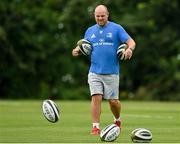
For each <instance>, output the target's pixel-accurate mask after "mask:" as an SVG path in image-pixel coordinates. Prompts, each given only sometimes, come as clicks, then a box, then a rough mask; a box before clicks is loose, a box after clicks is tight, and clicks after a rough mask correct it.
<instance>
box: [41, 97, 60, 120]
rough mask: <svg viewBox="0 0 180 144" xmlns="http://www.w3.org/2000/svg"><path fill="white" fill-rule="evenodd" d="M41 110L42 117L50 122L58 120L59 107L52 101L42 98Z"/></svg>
mask: <svg viewBox="0 0 180 144" xmlns="http://www.w3.org/2000/svg"><path fill="white" fill-rule="evenodd" d="M42 110H43V115H44V117H45V118H46V119H47V120H48V121H49V122H52V123H55V122H57V121H58V120H59V115H60V113H59V109H58V107H57V105H56V104H55V102H54V101H52V100H44V101H43V103H42Z"/></svg>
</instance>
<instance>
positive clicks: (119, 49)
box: [117, 43, 128, 60]
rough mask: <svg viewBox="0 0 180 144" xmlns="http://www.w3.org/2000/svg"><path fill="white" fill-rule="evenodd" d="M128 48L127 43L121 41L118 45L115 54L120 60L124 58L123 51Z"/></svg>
mask: <svg viewBox="0 0 180 144" xmlns="http://www.w3.org/2000/svg"><path fill="white" fill-rule="evenodd" d="M127 48H128V45H127V44H125V43H123V44H121V45H120V46H119V47H118V50H117V55H118V57H119V59H120V60H125V55H124V52H125V51H126V49H127Z"/></svg>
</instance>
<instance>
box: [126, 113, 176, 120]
mask: <svg viewBox="0 0 180 144" xmlns="http://www.w3.org/2000/svg"><path fill="white" fill-rule="evenodd" d="M124 116H125V117H133V118H147V119H152V118H153V119H173V118H174V117H173V116H152V115H137V114H125V115H124Z"/></svg>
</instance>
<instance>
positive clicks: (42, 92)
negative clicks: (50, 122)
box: [0, 0, 180, 101]
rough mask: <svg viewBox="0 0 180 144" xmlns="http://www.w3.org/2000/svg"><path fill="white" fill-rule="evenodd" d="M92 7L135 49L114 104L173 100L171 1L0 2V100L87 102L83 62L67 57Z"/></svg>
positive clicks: (179, 37) (179, 91)
mask: <svg viewBox="0 0 180 144" xmlns="http://www.w3.org/2000/svg"><path fill="white" fill-rule="evenodd" d="M97 4H106V5H107V7H108V8H109V11H110V16H111V20H112V21H115V22H117V23H119V24H121V25H122V26H123V27H124V28H125V29H126V31H127V32H128V33H129V34H130V35H131V36H132V38H133V39H134V40H135V41H136V43H137V47H136V50H135V52H134V55H133V58H132V60H130V61H122V62H121V65H122V73H121V76H120V78H121V79H120V98H121V99H131V100H134V99H139V100H164V101H165V100H176V101H180V21H179V20H178V19H179V18H180V2H179V0H136V1H135V0H131V1H127V0H1V1H0V98H1V99H15V98H18V99H46V98H54V99H71V100H75V99H81V100H83V99H84V100H85V99H90V96H89V90H88V85H87V74H88V67H89V60H88V59H87V58H86V57H83V56H81V57H78V58H74V57H72V56H71V51H72V49H73V48H74V47H75V46H76V42H77V41H78V40H79V39H81V38H83V35H84V32H85V30H86V29H87V28H88V27H89V26H91V25H92V24H94V23H95V21H94V17H93V10H94V7H95V6H96V5H97Z"/></svg>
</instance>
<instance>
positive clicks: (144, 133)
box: [131, 128, 152, 143]
mask: <svg viewBox="0 0 180 144" xmlns="http://www.w3.org/2000/svg"><path fill="white" fill-rule="evenodd" d="M131 140H132V141H133V142H134V143H149V142H150V141H151V140H152V133H151V132H150V130H147V129H145V128H137V129H135V130H133V131H132V132H131Z"/></svg>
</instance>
